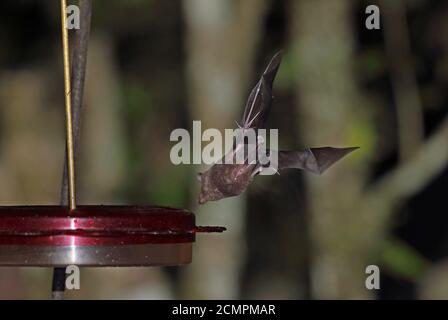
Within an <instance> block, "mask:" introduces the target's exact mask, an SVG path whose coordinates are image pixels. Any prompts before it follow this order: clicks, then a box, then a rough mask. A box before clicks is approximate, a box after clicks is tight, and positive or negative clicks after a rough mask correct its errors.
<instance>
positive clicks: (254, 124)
mask: <svg viewBox="0 0 448 320" xmlns="http://www.w3.org/2000/svg"><path fill="white" fill-rule="evenodd" d="M281 60H282V52H281V51H279V52H277V53H276V54H275V55H274V57H272V59H271V61H270V62H269V64H268V66H267V68H266V70H265V71H264V72H263V75H262V76H261V78H260V80H259V81H258V82H257V84H256V85H255V87H254V88H253V89H252V92H251V93H250V95H249V98H248V99H247V102H246V107H245V109H244V115H243V121H242V125H241V126H242V127H243V128H244V129H248V128H262V127H264V124H265V123H266V120H267V117H268V114H269V109H270V108H271V101H272V84H273V82H274V79H275V75H276V74H277V71H278V68H279V66H280V62H281Z"/></svg>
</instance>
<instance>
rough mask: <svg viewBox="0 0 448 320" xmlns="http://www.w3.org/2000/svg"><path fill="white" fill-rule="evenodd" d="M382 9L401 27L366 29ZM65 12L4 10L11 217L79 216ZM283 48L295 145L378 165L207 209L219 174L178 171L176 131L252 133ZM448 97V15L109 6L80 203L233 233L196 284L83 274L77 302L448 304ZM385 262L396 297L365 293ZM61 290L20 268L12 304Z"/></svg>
mask: <svg viewBox="0 0 448 320" xmlns="http://www.w3.org/2000/svg"><path fill="white" fill-rule="evenodd" d="M70 3H71V2H70ZM73 3H74V4H76V1H75V2H73ZM370 4H375V5H378V6H379V8H380V12H381V30H368V29H367V28H366V27H365V20H366V18H367V16H368V15H367V14H366V13H365V9H366V7H367V6H368V5H370ZM59 14H60V8H59V2H58V1H51V0H39V1H37V0H35V1H32V0H14V1H13V0H6V1H5V0H4V1H1V2H0V200H1V204H2V205H12V204H57V203H58V202H59V188H60V182H61V175H62V165H63V158H64V134H65V131H64V99H63V98H64V97H63V90H64V89H63V74H62V70H63V69H62V57H61V52H62V50H61V41H60V25H59V23H60V20H59V19H60V16H59ZM278 49H283V50H284V60H283V63H282V66H281V68H280V70H279V74H278V77H277V80H276V82H275V85H274V95H275V100H274V107H273V110H272V116H271V119H270V121H269V126H270V127H271V128H279V142H280V146H281V147H282V148H284V149H294V148H298V147H304V146H325V145H332V146H352V145H355V146H360V147H361V149H360V150H358V151H357V152H356V153H354V154H353V155H350V156H349V157H347V158H346V159H344V160H343V161H341V162H340V163H338V164H337V165H335V166H334V167H333V168H331V170H329V171H328V172H327V173H326V174H325V175H323V176H314V175H311V174H304V173H302V172H299V171H294V170H292V171H290V172H286V173H282V174H281V175H280V176H279V175H275V176H262V177H259V178H257V179H256V180H255V182H254V183H253V184H252V185H251V187H250V188H249V190H248V191H247V192H246V193H245V194H244V195H243V196H240V197H238V198H231V199H227V200H222V201H220V202H217V203H210V204H207V205H205V206H203V207H200V208H198V207H197V206H196V196H197V191H198V186H197V181H196V179H195V174H196V172H197V171H198V170H200V169H202V168H200V167H199V166H193V165H191V166H187V165H180V166H175V165H173V164H172V163H171V162H170V160H169V151H170V148H171V147H172V146H173V143H172V142H170V141H169V135H170V132H171V131H172V130H173V129H175V128H186V129H191V126H192V120H202V126H203V129H205V128H220V129H224V128H232V127H234V120H239V119H240V118H241V113H242V108H243V105H244V102H245V99H246V98H247V96H248V94H249V91H250V89H251V88H252V86H253V85H254V84H255V82H256V81H257V77H259V76H260V73H261V72H262V70H263V68H264V66H265V65H266V63H267V62H268V60H269V58H270V57H271V56H272V55H273V53H274V52H275V51H277V50H278ZM447 89H448V2H447V1H443V0H439V1H436V0H431V1H429V0H407V1H405V0H394V1H390V0H383V1H374V0H370V1H363V0H352V1H349V0H286V1H272V0H271V1H268V0H244V1H243V0H228V1H218V0H184V1H161V0H132V1H130V0H126V1H125V0H121V1H120V0H109V1H99V0H96V1H94V8H93V22H92V32H91V40H90V45H89V55H88V67H87V80H86V90H85V97H84V106H83V118H82V136H81V142H80V147H81V150H80V160H79V163H78V171H77V172H78V193H79V198H80V202H81V203H85V204H106V203H107V204H157V205H168V206H177V207H182V208H187V209H190V210H193V211H194V212H196V213H197V220H198V224H203V225H204V224H211V225H224V226H226V227H227V228H228V231H227V232H225V233H224V234H219V235H207V236H202V235H199V236H198V237H197V241H196V244H195V245H194V253H193V256H194V257H193V263H192V264H191V265H189V266H186V267H179V268H175V267H171V268H121V269H114V268H104V269H93V268H86V269H82V274H81V290H79V291H70V292H68V293H67V296H68V298H112V299H115V298H124V299H132V298H136V299H158V298H168V299H169V298H190V299H193V298H207V299H209V298H218V299H220V298H274V299H277V298H285V299H322V298H323V299H328V298H330V299H331V298H336V299H346V298H349V299H353V298H359V299H365V298H372V299H398V298H409V299H430V298H434V299H442V298H443V299H447V298H448V259H447V257H448V205H447V202H446V199H445V198H444V197H445V196H446V195H447V190H448V169H447V166H448V118H447V117H448V107H447V106H448V90H447ZM371 264H374V265H378V266H379V267H380V270H381V289H380V290H372V291H370V290H367V289H366V288H365V285H364V283H365V279H366V276H367V275H366V274H365V268H366V266H368V265H371ZM50 287H51V270H50V269H39V268H1V269H0V298H48V297H49V295H50Z"/></svg>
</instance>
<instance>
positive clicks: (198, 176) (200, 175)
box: [196, 172, 202, 182]
mask: <svg viewBox="0 0 448 320" xmlns="http://www.w3.org/2000/svg"><path fill="white" fill-rule="evenodd" d="M196 179H198V181H199V182H202V172H199V173H198V174H197V175H196Z"/></svg>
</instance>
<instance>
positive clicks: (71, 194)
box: [61, 0, 76, 210]
mask: <svg viewBox="0 0 448 320" xmlns="http://www.w3.org/2000/svg"><path fill="white" fill-rule="evenodd" d="M66 19H67V2H66V0H61V27H62V48H63V56H64V87H65V120H66V129H67V137H66V141H67V143H66V145H67V167H68V168H67V169H68V203H69V206H70V209H71V210H74V209H76V190H75V158H74V145H73V125H72V101H71V92H70V91H71V87H70V53H69V45H68V30H67V26H66Z"/></svg>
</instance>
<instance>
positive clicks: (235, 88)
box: [183, 0, 266, 299]
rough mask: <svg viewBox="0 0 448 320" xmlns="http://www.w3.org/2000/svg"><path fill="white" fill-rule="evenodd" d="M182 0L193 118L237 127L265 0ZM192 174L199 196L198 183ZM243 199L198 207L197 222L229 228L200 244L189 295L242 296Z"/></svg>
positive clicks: (206, 124)
mask: <svg viewBox="0 0 448 320" xmlns="http://www.w3.org/2000/svg"><path fill="white" fill-rule="evenodd" d="M183 6H184V15H185V21H186V25H187V37H186V38H187V43H186V47H187V68H188V70H187V71H188V72H187V76H188V81H187V82H188V83H189V108H190V115H191V118H192V119H193V120H201V121H202V128H203V130H205V129H206V128H217V129H224V128H233V127H235V122H234V121H235V120H239V119H240V117H241V112H242V108H243V105H244V98H245V95H246V93H248V76H249V74H250V73H249V72H250V71H251V68H252V61H253V60H254V51H255V49H256V44H257V42H258V37H259V34H260V33H261V32H260V28H261V27H262V21H263V20H262V19H263V17H264V13H265V7H266V1H260V0H247V1H217V0H213V1H212V0H186V1H184V2H183ZM246 89H247V90H246ZM196 171H197V170H196ZM191 180H192V190H194V191H193V192H192V194H193V195H194V201H195V202H196V195H197V192H196V191H197V190H198V183H197V181H196V179H195V178H192V179H191ZM244 203H245V198H244V197H238V198H231V199H228V200H223V201H220V202H217V203H210V204H207V205H206V206H204V207H201V208H198V209H197V210H196V212H197V214H198V215H197V220H198V224H201V223H202V224H220V225H224V226H226V227H227V228H228V230H227V231H226V232H225V233H224V234H222V235H217V236H215V235H209V236H207V241H206V242H205V241H198V244H196V248H195V254H194V255H195V257H194V259H193V263H192V265H191V267H190V268H189V272H188V273H187V275H186V283H185V285H184V291H185V296H188V297H189V298H193V297H196V298H205V297H206V298H209V299H219V298H236V297H238V294H239V285H238V283H239V277H240V268H241V263H242V261H243V258H244V248H243V243H244V242H243V240H244V238H242V230H244V229H243V221H244V219H243V213H244ZM199 237H200V236H199Z"/></svg>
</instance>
